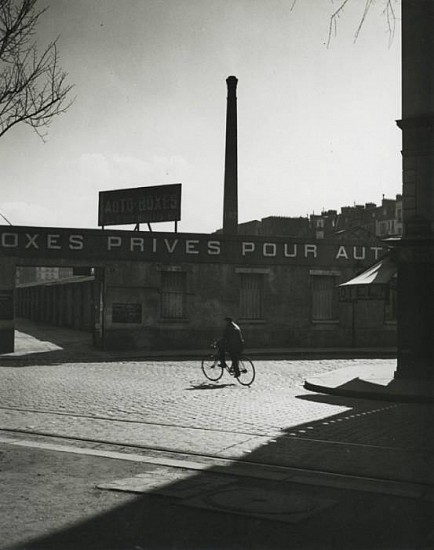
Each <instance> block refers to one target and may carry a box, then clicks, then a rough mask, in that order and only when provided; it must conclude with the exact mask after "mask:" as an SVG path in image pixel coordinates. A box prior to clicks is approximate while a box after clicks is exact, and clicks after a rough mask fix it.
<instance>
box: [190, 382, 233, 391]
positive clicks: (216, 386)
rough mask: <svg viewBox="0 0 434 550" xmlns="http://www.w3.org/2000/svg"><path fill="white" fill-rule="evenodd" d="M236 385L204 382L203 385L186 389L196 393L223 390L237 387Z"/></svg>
mask: <svg viewBox="0 0 434 550" xmlns="http://www.w3.org/2000/svg"><path fill="white" fill-rule="evenodd" d="M235 385H236V384H235V383H231V384H213V383H207V382H202V383H201V384H195V385H192V386H191V387H190V388H186V390H187V391H194V390H223V389H224V388H227V387H228V386H235Z"/></svg>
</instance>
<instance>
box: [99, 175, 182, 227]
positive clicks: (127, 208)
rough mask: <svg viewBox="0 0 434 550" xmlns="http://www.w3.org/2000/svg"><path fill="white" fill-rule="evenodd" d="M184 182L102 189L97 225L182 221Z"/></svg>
mask: <svg viewBox="0 0 434 550" xmlns="http://www.w3.org/2000/svg"><path fill="white" fill-rule="evenodd" d="M180 219H181V184H180V183H175V184H171V185H156V186H152V187H133V188H132V189H116V190H113V191H100V193H99V205H98V225H100V226H104V225H126V224H138V223H156V222H170V221H179V220H180Z"/></svg>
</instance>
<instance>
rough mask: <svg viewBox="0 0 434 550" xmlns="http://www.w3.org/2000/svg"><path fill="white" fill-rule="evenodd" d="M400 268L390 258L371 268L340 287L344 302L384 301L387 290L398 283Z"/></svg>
mask: <svg viewBox="0 0 434 550" xmlns="http://www.w3.org/2000/svg"><path fill="white" fill-rule="evenodd" d="M397 272H398V266H397V264H396V262H395V261H394V260H393V259H392V258H391V257H390V256H389V255H387V256H385V257H384V258H382V259H381V260H380V261H379V262H377V263H376V264H374V265H373V266H371V267H369V268H368V269H367V270H366V271H364V272H363V273H360V274H359V275H357V277H354V279H350V280H349V281H347V282H346V283H342V284H340V285H338V288H339V299H340V301H342V302H346V301H353V300H384V299H385V297H386V294H387V289H388V288H389V287H390V286H391V285H393V282H394V281H396V274H397Z"/></svg>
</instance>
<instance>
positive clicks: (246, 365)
mask: <svg viewBox="0 0 434 550" xmlns="http://www.w3.org/2000/svg"><path fill="white" fill-rule="evenodd" d="M239 367H240V375H239V376H238V378H237V380H238V382H239V383H240V384H241V385H243V386H250V385H251V384H252V383H253V381H254V379H255V376H256V372H255V365H254V364H253V363H252V361H251V360H250V359H249V358H248V357H241V359H240V362H239Z"/></svg>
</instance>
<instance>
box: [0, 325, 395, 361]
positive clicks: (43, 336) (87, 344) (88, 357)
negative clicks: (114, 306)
mask: <svg viewBox="0 0 434 550" xmlns="http://www.w3.org/2000/svg"><path fill="white" fill-rule="evenodd" d="M15 329H16V330H15V351H14V352H13V353H5V354H1V355H0V365H1V364H5V363H10V362H17V361H21V362H26V361H37V362H38V363H40V362H41V361H50V362H56V361H57V362H65V361H68V360H70V359H74V360H75V361H84V362H90V361H92V360H99V361H112V360H128V359H137V358H140V359H142V360H146V359H154V360H157V359H175V360H176V359H187V358H195V359H197V358H198V357H203V356H204V355H205V354H207V353H209V351H210V349H209V348H207V349H199V350H156V351H151V350H132V351H120V350H119V351H117V350H110V351H106V350H101V349H98V348H96V347H94V345H93V342H92V334H91V333H89V332H84V331H77V330H73V329H69V328H65V327H55V326H52V325H46V324H43V323H35V322H33V321H30V320H29V319H23V318H18V319H16V327H15ZM248 354H249V355H251V356H252V357H257V358H261V359H268V358H282V359H322V358H329V359H345V358H348V359H355V358H391V357H392V358H393V357H395V356H396V349H395V348H315V349H311V348H250V347H249V348H248Z"/></svg>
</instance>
